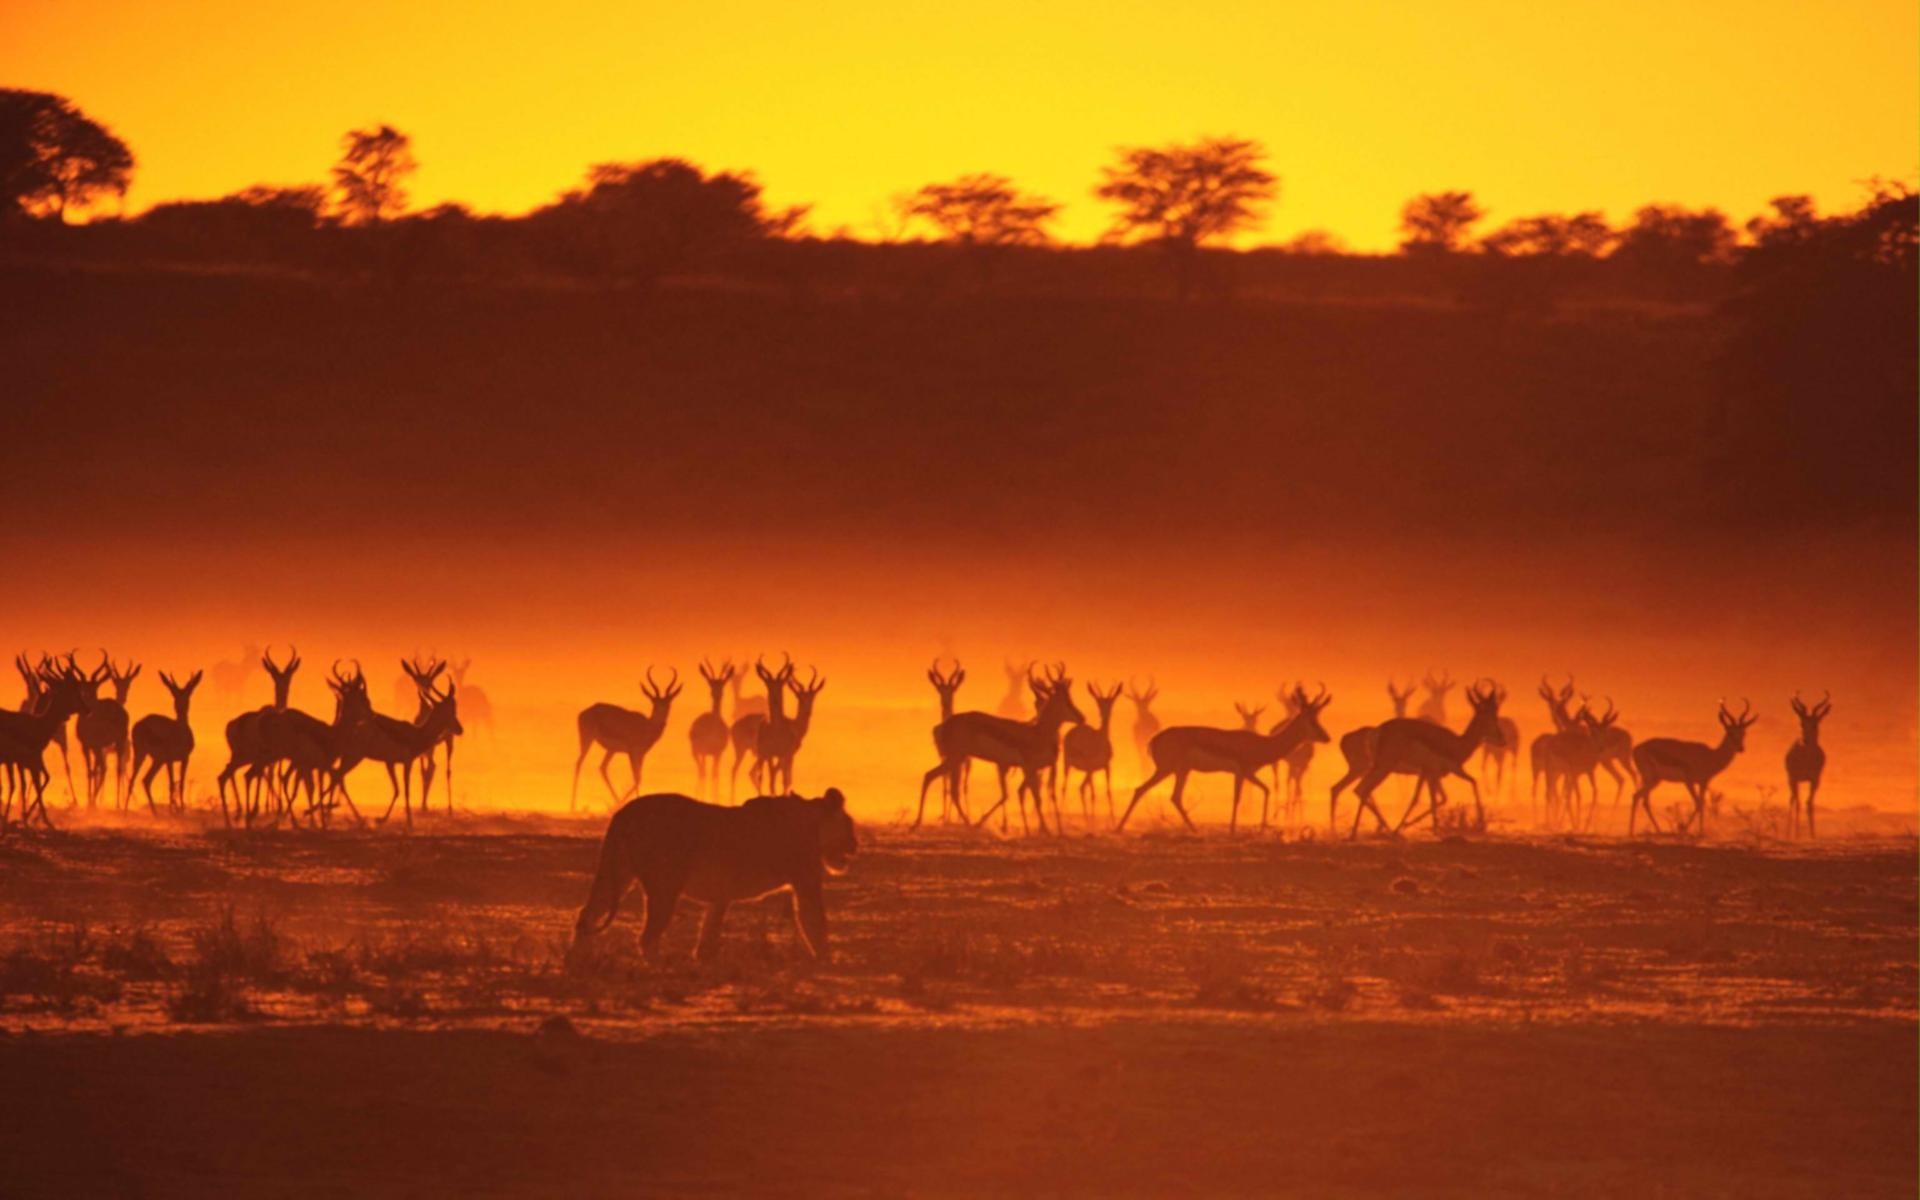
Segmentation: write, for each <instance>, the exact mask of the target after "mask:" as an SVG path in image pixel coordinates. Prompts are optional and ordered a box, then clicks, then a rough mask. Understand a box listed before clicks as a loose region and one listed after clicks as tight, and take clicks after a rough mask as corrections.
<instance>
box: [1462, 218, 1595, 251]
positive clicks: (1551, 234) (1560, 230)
mask: <svg viewBox="0 0 1920 1200" xmlns="http://www.w3.org/2000/svg"><path fill="white" fill-rule="evenodd" d="M1613 236H1614V235H1613V230H1612V229H1610V228H1608V227H1607V220H1606V218H1605V217H1603V216H1602V215H1600V214H1599V213H1597V212H1583V213H1575V214H1574V215H1572V216H1570V217H1569V216H1562V215H1560V214H1558V213H1542V214H1541V215H1539V216H1537V217H1521V218H1519V219H1518V220H1514V221H1509V222H1507V223H1506V224H1505V225H1502V226H1501V227H1500V228H1498V229H1496V230H1494V231H1493V232H1492V233H1490V234H1488V235H1487V236H1486V237H1484V238H1481V239H1480V246H1481V249H1483V250H1485V251H1487V253H1489V254H1498V255H1503V256H1506V257H1510V258H1535V257H1540V258H1598V257H1600V256H1601V255H1602V254H1604V253H1606V250H1607V247H1608V246H1610V245H1611V244H1612V243H1613Z"/></svg>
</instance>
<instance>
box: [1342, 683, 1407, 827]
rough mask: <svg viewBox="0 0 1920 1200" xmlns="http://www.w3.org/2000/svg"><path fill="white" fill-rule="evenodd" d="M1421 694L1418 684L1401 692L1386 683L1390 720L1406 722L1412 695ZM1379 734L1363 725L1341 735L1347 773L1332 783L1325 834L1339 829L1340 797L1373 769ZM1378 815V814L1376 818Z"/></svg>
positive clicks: (1375, 727)
mask: <svg viewBox="0 0 1920 1200" xmlns="http://www.w3.org/2000/svg"><path fill="white" fill-rule="evenodd" d="M1419 690H1420V685H1419V684H1417V683H1409V684H1408V685H1407V686H1406V687H1404V688H1401V687H1398V686H1396V685H1395V684H1394V682H1393V680H1391V679H1389V680H1387V698H1388V699H1390V700H1392V701H1393V719H1394V720H1396V721H1404V720H1406V719H1407V704H1408V703H1409V702H1410V701H1412V699H1413V694H1414V693H1415V692H1417V691H1419ZM1379 732H1380V727H1379V726H1378V725H1362V726H1360V728H1358V729H1350V730H1348V731H1347V732H1346V733H1343V734H1341V735H1340V756H1341V757H1342V758H1344V759H1346V760H1347V773H1346V774H1345V775H1342V776H1341V777H1340V778H1339V779H1338V780H1336V781H1335V782H1334V785H1333V790H1332V791H1330V792H1329V793H1327V832H1328V833H1333V832H1335V831H1336V830H1338V829H1339V828H1340V793H1341V792H1343V791H1345V790H1346V789H1347V787H1348V785H1349V784H1352V783H1354V782H1356V781H1358V780H1359V779H1360V778H1361V777H1362V776H1364V775H1365V774H1366V773H1367V768H1368V767H1371V766H1372V765H1373V740H1374V738H1375V736H1377V735H1378V734H1379ZM1375 815H1378V814H1375Z"/></svg>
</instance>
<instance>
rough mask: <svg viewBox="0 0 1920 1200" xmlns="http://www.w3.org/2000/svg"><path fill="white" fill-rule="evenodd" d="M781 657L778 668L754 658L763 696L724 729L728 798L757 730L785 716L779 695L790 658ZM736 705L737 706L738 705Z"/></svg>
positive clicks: (786, 681)
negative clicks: (729, 754)
mask: <svg viewBox="0 0 1920 1200" xmlns="http://www.w3.org/2000/svg"><path fill="white" fill-rule="evenodd" d="M781 659H782V661H781V665H780V669H779V670H778V671H769V670H767V665H766V664H765V663H764V662H761V661H760V660H759V659H757V658H756V659H754V660H753V673H754V674H755V675H758V676H759V677H760V682H761V683H762V684H764V685H765V687H766V689H767V694H766V697H765V698H764V699H763V700H761V701H760V705H759V710H758V711H757V712H748V713H746V714H744V715H741V716H737V717H735V718H734V721H733V724H732V725H731V726H729V727H728V729H727V739H728V740H729V741H731V742H732V743H733V765H732V767H730V768H729V770H728V775H727V798H728V799H729V800H731V799H733V798H734V797H735V796H737V795H738V794H739V790H740V760H741V759H743V758H745V757H746V756H747V754H748V753H749V752H750V751H753V750H756V749H758V748H759V745H760V730H761V729H763V728H765V726H766V724H767V722H769V721H772V720H775V719H785V717H786V705H785V703H784V702H783V699H782V697H783V696H784V695H785V692H786V687H787V684H789V683H790V682H792V680H793V659H792V658H790V657H788V656H786V655H784V654H783V655H781ZM735 707H736V709H737V708H738V706H737V705H736V706H735Z"/></svg>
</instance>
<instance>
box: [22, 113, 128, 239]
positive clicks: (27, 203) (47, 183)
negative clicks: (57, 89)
mask: <svg viewBox="0 0 1920 1200" xmlns="http://www.w3.org/2000/svg"><path fill="white" fill-rule="evenodd" d="M133 165H134V160H133V151H131V150H129V149H127V144H126V143H125V142H123V141H121V140H120V139H119V138H117V137H115V136H114V135H113V133H112V132H111V131H110V130H108V129H107V127H106V126H104V125H102V124H100V123H99V122H98V121H95V120H94V119H93V118H91V117H89V116H87V115H86V114H85V113H83V112H81V111H80V110H79V109H78V108H76V107H74V104H73V101H71V100H68V99H67V98H66V97H65V96H56V95H54V94H52V93H51V92H30V91H22V90H20V89H17V88H0V218H6V217H11V216H17V215H42V214H51V215H53V216H54V217H55V218H56V219H59V220H62V221H64V220H65V219H66V214H67V211H68V210H69V209H82V208H86V207H88V206H90V205H91V204H93V202H94V201H95V200H97V199H99V198H100V197H102V196H104V195H107V194H109V193H111V194H112V195H114V196H125V195H126V192H127V185H128V184H129V183H130V182H132V179H133Z"/></svg>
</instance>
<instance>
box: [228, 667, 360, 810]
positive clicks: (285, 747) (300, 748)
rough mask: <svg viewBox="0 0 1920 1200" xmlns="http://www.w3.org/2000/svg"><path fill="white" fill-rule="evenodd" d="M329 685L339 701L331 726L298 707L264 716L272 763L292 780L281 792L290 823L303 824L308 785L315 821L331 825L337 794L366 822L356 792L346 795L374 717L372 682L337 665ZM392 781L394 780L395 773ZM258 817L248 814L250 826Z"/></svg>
mask: <svg viewBox="0 0 1920 1200" xmlns="http://www.w3.org/2000/svg"><path fill="white" fill-rule="evenodd" d="M327 687H328V689H329V690H331V691H332V692H333V701H334V703H333V722H332V723H331V724H328V723H327V722H324V721H322V720H320V719H319V718H318V717H313V716H309V715H308V714H306V713H304V712H301V711H300V710H299V709H295V708H286V709H270V710H267V711H266V712H265V713H264V714H263V721H264V736H265V737H266V739H267V741H268V742H270V743H271V744H272V747H273V749H272V750H271V751H270V753H271V755H272V758H273V761H274V762H275V763H278V764H280V765H282V766H283V768H284V769H285V772H286V776H287V782H286V784H285V785H284V786H283V787H282V789H281V790H282V792H283V793H284V798H285V801H286V803H285V811H286V814H287V819H288V820H289V821H293V822H296V823H297V822H298V821H299V814H298V813H297V812H296V811H295V808H294V801H295V800H296V799H297V798H298V797H299V794H300V790H301V787H302V785H304V786H305V789H306V792H307V814H308V817H309V819H310V820H312V821H314V822H315V823H317V824H320V825H325V824H327V823H328V821H329V819H330V817H331V815H332V812H333V809H334V806H335V803H336V802H335V801H334V799H333V797H334V796H335V795H338V796H339V798H340V800H342V801H344V802H345V803H346V806H347V811H348V812H350V813H352V814H353V819H354V820H355V821H357V822H359V823H360V824H361V825H362V826H364V825H366V823H367V820H366V818H365V817H363V816H361V815H360V810H359V808H358V807H357V806H355V804H354V803H353V795H352V793H350V792H348V791H347V782H346V775H347V772H348V771H350V770H351V769H353V767H355V766H357V765H358V764H359V763H360V761H361V754H360V749H359V745H358V737H359V732H360V726H361V725H362V724H363V723H364V722H366V721H369V720H371V719H372V718H373V716H374V712H373V703H372V701H371V700H370V699H369V698H368V695H367V678H366V675H365V674H364V673H363V672H361V671H360V670H359V668H358V666H357V665H356V666H355V669H354V673H353V674H352V675H345V674H342V673H341V671H340V664H339V663H338V662H335V663H334V664H333V669H332V671H331V673H330V675H329V677H328V679H327ZM323 777H324V780H325V783H324V787H323V786H322V782H321V781H322V779H323ZM388 780H389V782H391V780H392V771H391V769H389V771H388ZM389 811H391V809H389ZM254 815H255V813H254V811H253V810H252V809H249V810H248V811H247V813H246V820H247V823H248V824H252V822H253V817H254Z"/></svg>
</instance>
